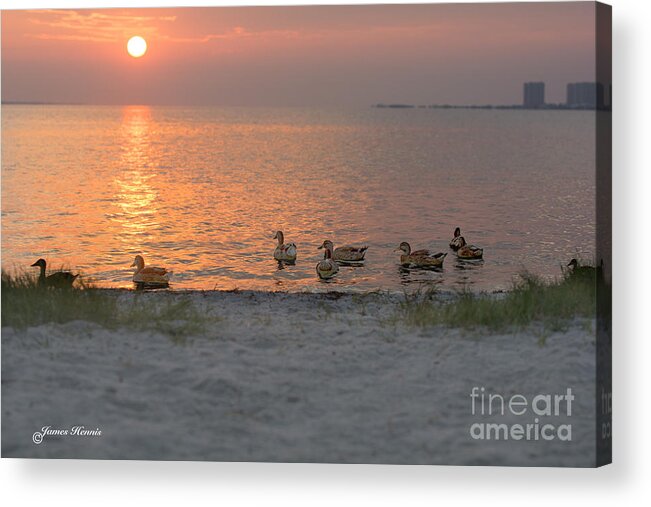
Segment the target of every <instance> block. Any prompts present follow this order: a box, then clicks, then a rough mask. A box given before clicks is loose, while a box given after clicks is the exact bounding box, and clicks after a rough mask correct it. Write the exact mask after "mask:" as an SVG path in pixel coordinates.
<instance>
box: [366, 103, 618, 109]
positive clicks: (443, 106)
mask: <svg viewBox="0 0 651 507" xmlns="http://www.w3.org/2000/svg"><path fill="white" fill-rule="evenodd" d="M371 107H372V108H377V109H499V110H505V109H510V110H513V109H515V110H523V111H610V110H611V108H610V107H603V108H598V107H590V106H585V107H570V106H567V105H565V104H545V105H544V106H542V107H535V108H534V107H524V106H521V105H518V104H511V105H493V104H484V105H479V104H471V105H457V104H420V105H416V104H382V103H380V104H373V105H372V106H371Z"/></svg>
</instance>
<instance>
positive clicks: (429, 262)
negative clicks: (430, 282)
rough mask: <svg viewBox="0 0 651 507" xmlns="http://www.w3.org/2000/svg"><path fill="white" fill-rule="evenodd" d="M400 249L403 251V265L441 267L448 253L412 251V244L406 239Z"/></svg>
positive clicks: (401, 262) (401, 260) (401, 257)
mask: <svg viewBox="0 0 651 507" xmlns="http://www.w3.org/2000/svg"><path fill="white" fill-rule="evenodd" d="M398 250H399V251H400V252H402V255H401V256H400V264H401V265H402V266H403V267H415V268H440V267H442V266H443V260H444V259H445V256H446V255H447V254H446V253H443V252H439V253H432V252H430V251H429V250H415V251H413V252H412V250H411V245H410V244H409V243H407V242H406V241H403V242H402V243H400V246H399V247H398Z"/></svg>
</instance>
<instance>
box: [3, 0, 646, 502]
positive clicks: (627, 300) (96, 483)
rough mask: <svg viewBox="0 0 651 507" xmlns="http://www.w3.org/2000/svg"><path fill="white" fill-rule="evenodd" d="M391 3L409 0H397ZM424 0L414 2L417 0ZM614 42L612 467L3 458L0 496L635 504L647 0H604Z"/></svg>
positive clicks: (166, 3)
mask: <svg viewBox="0 0 651 507" xmlns="http://www.w3.org/2000/svg"><path fill="white" fill-rule="evenodd" d="M306 3H320V4H341V3H344V4H345V3H378V2H369V1H363V0H362V1H360V0H356V1H348V2H346V1H325V0H319V1H318V2H309V1H296V0H285V1H281V2H278V1H268V0H266V1H265V0H257V1H256V0H244V1H237V0H227V1H222V2H219V1H216V0H208V1H201V0H195V1H190V2H189V1H183V0H137V1H127V0H122V1H116V0H113V1H111V0H99V1H97V0H92V1H91V0H50V1H46V0H40V1H37V0H20V2H18V1H14V2H11V3H10V2H9V1H7V0H2V1H1V2H0V6H1V7H2V8H3V9H7V8H9V9H11V8H14V9H15V8H21V9H25V8H53V7H59V8H71V7H84V8H89V7H126V6H128V7H154V6H157V7H179V6H190V5H196V6H200V5H205V6H207V5H252V4H253V5H289V4H306ZM392 3H416V2H415V1H412V2H400V1H399V0H393V1H392ZM419 3H423V2H419ZM610 3H612V4H613V19H614V29H613V44H614V51H613V54H614V69H613V75H614V84H615V86H614V89H615V92H614V93H615V95H616V98H615V104H616V107H615V110H614V111H613V119H614V129H613V132H614V164H613V166H614V168H615V170H614V177H613V215H614V226H613V244H614V245H615V251H614V259H615V264H614V274H613V280H614V318H615V321H614V338H615V340H614V345H615V346H614V354H613V355H614V365H613V366H614V375H615V377H614V395H613V405H614V410H613V419H614V422H613V429H614V439H613V440H614V444H613V449H614V462H615V464H614V465H610V466H608V467H605V468H601V469H599V470H592V469H576V470H575V469H554V468H550V469H540V468H529V469H527V468H520V469H518V468H492V467H474V468H469V467H444V466H432V467H417V466H377V465H375V466H372V465H300V464H263V463H173V462H137V461H132V462H125V461H121V462H120V461H82V460H70V461H66V460H17V459H13V460H8V459H4V460H2V461H1V462H0V487H1V488H2V497H3V502H4V503H5V504H6V505H28V504H32V505H33V504H36V505H38V504H46V503H47V505H50V506H56V505H65V506H66V507H69V506H73V505H89V504H92V505H94V506H111V507H113V506H115V505H116V504H119V505H152V504H156V505H157V506H165V505H174V506H176V507H178V505H193V504H196V503H200V502H201V503H210V504H212V505H233V504H238V505H242V504H244V505H265V506H273V505H282V506H283V507H286V506H288V505H310V506H314V505H316V506H319V505H327V506H328V507H330V506H332V505H348V504H356V505H376V506H382V505H391V506H392V507H395V506H397V505H416V504H419V505H432V504H437V505H471V504H472V505H481V506H482V507H489V506H492V505H495V506H497V505H499V506H500V507H502V506H511V505H513V506H518V507H521V506H522V505H523V503H526V504H527V505H529V506H537V505H541V506H546V507H549V506H553V505H563V506H564V505H572V506H580V505H591V506H595V505H614V504H615V503H617V504H631V505H640V504H641V503H642V502H640V501H637V499H638V498H639V497H643V498H646V499H647V500H648V498H649V497H650V496H651V492H650V489H651V481H649V480H648V477H649V476H650V474H649V471H650V470H649V468H650V466H649V460H650V459H651V449H650V446H649V441H650V438H651V434H650V432H649V431H648V428H647V425H648V421H651V408H650V407H651V403H649V402H648V395H647V393H648V388H649V386H650V385H651V368H650V367H649V366H648V361H649V358H651V339H649V331H648V330H649V329H651V325H650V324H651V322H649V320H650V318H651V312H649V311H648V294H647V292H648V290H649V286H650V285H651V284H650V280H649V274H648V269H641V268H644V263H639V262H638V263H635V262H628V259H629V256H628V253H627V251H626V250H627V249H628V248H632V247H634V248H635V250H638V251H647V250H649V249H651V240H650V239H649V236H650V235H649V227H648V217H650V216H651V199H649V191H650V190H651V171H649V168H651V159H650V151H649V149H648V136H649V131H648V118H650V117H651V110H650V101H649V100H648V93H649V92H648V86H649V83H650V82H651V72H650V71H649V64H648V61H649V59H648V50H649V48H651V30H650V29H649V26H648V20H649V19H651V16H650V15H649V14H651V7H650V5H651V4H650V3H649V2H647V1H646V0H611V2H610Z"/></svg>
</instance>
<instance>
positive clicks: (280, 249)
mask: <svg viewBox="0 0 651 507" xmlns="http://www.w3.org/2000/svg"><path fill="white" fill-rule="evenodd" d="M272 239H277V240H278V245H277V246H276V249H275V250H274V259H276V260H277V261H284V262H295V261H296V245H295V244H294V243H287V244H285V235H284V234H283V231H277V232H276V234H275V235H274V237H273V238H272Z"/></svg>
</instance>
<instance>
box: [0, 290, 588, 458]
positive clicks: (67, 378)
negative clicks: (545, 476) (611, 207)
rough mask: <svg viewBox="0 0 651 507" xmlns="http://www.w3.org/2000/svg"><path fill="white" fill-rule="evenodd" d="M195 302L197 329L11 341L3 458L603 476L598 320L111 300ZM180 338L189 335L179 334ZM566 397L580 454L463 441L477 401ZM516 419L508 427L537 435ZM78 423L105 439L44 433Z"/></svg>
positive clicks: (273, 301)
mask: <svg viewBox="0 0 651 507" xmlns="http://www.w3.org/2000/svg"><path fill="white" fill-rule="evenodd" d="M111 294H113V295H114V297H116V298H118V299H119V304H120V305H127V306H129V305H132V304H133V303H134V300H135V299H136V298H139V301H148V302H149V303H151V304H162V303H165V304H167V303H170V302H174V303H176V302H183V301H185V302H187V304H189V305H192V307H193V308H194V309H195V310H196V311H198V312H200V313H201V315H203V316H205V318H206V321H205V323H206V324H207V325H206V326H205V327H204V328H203V329H201V330H200V331H195V332H190V333H185V334H178V333H175V332H174V326H175V323H172V325H171V328H170V329H168V330H155V329H154V330H145V331H142V330H141V331H134V330H130V329H125V328H118V329H110V328H105V327H102V326H100V325H98V324H95V323H90V322H85V321H73V322H69V323H65V324H47V325H40V326H36V327H28V328H25V329H16V328H12V327H4V328H3V329H2V371H3V375H2V401H3V403H2V435H3V437H2V455H3V457H43V458H107V459H157V460H218V461H281V462H284V461H288V462H342V463H410V464H458V465H462V464H463V465H528V466H536V465H539V466H550V465H563V466H593V465H594V463H595V445H594V443H595V429H594V424H595V423H594V411H595V407H594V371H595V343H594V331H593V329H594V322H593V321H592V320H584V319H575V320H574V321H572V322H571V323H570V324H569V325H568V326H566V327H565V328H564V329H561V330H557V331H556V332H553V331H549V330H546V329H543V327H542V325H538V324H536V323H534V324H531V325H529V326H528V327H526V328H525V329H522V330H517V331H513V332H509V333H497V334H495V333H490V332H488V331H480V330H474V331H464V330H459V329H450V328H446V327H441V326H435V327H412V326H408V325H406V324H404V323H402V322H401V321H400V319H399V318H396V316H399V314H400V303H401V301H402V299H403V298H404V296H402V295H389V294H368V295H351V294H339V293H331V294H300V293H298V294H297V293H294V294H288V293H265V292H252V291H241V292H218V291H209V292H196V291H193V292H161V293H142V294H138V293H134V292H132V291H111ZM185 324H187V323H183V322H179V323H178V325H179V326H180V327H179V328H182V327H183V326H184V325H185ZM474 386H478V387H479V386H481V387H484V388H485V389H486V391H487V392H495V393H502V394H503V395H505V396H506V395H512V394H515V393H520V394H522V395H524V396H534V395H536V394H538V393H564V392H566V389H567V388H571V389H572V393H573V395H574V397H575V398H574V402H573V405H572V414H571V417H561V418H559V419H557V420H556V421H555V424H557V423H562V422H570V423H571V424H572V440H571V441H559V440H558V439H557V440H553V441H544V442H543V441H542V440H538V441H515V440H506V441H504V440H501V441H495V440H492V441H487V440H476V439H473V438H471V436H470V433H469V430H470V427H471V425H472V424H473V423H476V422H482V421H483V420H484V419H483V418H482V417H481V416H479V415H472V414H471V405H470V401H471V398H470V393H471V389H472V388H473V387H474ZM530 419H532V417H528V416H525V417H524V418H522V417H520V418H517V417H514V416H510V417H509V416H506V417H503V418H502V419H500V421H499V422H507V423H509V424H510V423H513V422H530ZM80 425H83V426H84V427H85V428H86V429H92V430H96V429H98V430H100V431H101V435H99V436H97V435H95V436H80V435H63V436H61V435H60V436H51V435H50V436H45V437H44V438H43V441H42V442H41V443H40V444H38V445H37V444H35V443H33V441H32V438H33V435H34V433H35V432H39V431H40V430H41V428H42V427H44V426H50V427H51V428H55V429H62V428H66V429H70V428H73V427H74V426H80Z"/></svg>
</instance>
